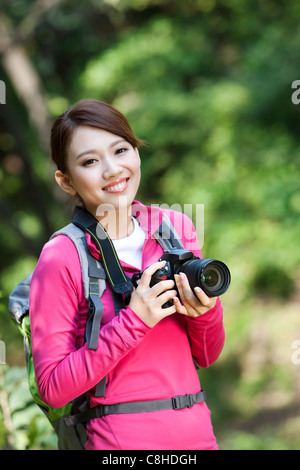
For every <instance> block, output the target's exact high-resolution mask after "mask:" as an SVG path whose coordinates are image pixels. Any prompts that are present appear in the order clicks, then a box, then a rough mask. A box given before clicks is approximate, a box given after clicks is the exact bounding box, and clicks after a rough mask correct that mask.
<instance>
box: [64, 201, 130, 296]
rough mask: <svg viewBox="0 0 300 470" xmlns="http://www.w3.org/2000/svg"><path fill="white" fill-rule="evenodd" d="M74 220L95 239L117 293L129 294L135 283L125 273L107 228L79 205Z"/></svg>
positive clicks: (110, 281) (108, 276)
mask: <svg viewBox="0 0 300 470" xmlns="http://www.w3.org/2000/svg"><path fill="white" fill-rule="evenodd" d="M72 222H73V224H75V225H77V226H78V227H80V228H81V229H82V230H84V231H85V232H87V233H89V234H90V235H91V237H92V238H93V240H94V241H95V243H96V245H97V247H98V248H99V250H100V253H101V261H102V264H103V267H104V269H105V272H106V275H107V279H108V281H109V283H110V285H111V288H112V290H113V291H114V292H115V293H117V294H121V295H125V296H128V295H129V294H130V293H131V291H132V289H133V284H132V282H131V280H130V279H128V277H127V276H126V274H125V273H124V271H123V268H122V266H121V263H120V260H119V257H118V255H117V253H116V250H115V247H114V244H113V242H112V240H111V239H110V237H109V235H108V233H107V231H106V230H105V228H104V227H103V226H102V225H101V224H100V222H99V221H98V220H97V219H96V218H95V217H93V216H92V215H91V214H90V213H89V212H88V211H86V210H85V209H83V208H82V207H79V206H77V207H76V208H75V211H74V214H73V219H72Z"/></svg>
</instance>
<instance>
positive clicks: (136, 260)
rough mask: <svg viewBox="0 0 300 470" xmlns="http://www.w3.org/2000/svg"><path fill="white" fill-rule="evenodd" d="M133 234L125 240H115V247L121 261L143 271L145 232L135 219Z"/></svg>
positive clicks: (133, 218)
mask: <svg viewBox="0 0 300 470" xmlns="http://www.w3.org/2000/svg"><path fill="white" fill-rule="evenodd" d="M132 220H133V223H134V229H133V232H132V233H131V234H130V235H129V236H128V237H125V238H119V239H118V240H113V244H114V247H115V249H116V252H117V254H118V256H119V258H120V260H121V261H124V262H125V263H127V264H130V265H131V266H134V267H136V268H138V269H142V249H143V245H144V242H145V232H144V230H143V229H142V228H141V227H140V225H139V223H138V221H137V220H136V218H135V217H132Z"/></svg>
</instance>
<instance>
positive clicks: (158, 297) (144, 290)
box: [129, 261, 177, 327]
mask: <svg viewBox="0 0 300 470" xmlns="http://www.w3.org/2000/svg"><path fill="white" fill-rule="evenodd" d="M164 265H165V261H160V262H157V263H154V264H152V265H151V266H149V267H148V268H147V269H145V271H144V272H143V274H142V276H141V279H140V280H139V281H138V286H137V287H136V288H135V289H134V290H133V291H132V293H131V299H130V302H129V306H130V308H132V310H133V311H134V312H135V313H136V315H138V316H139V317H140V318H141V319H142V320H143V321H144V322H145V323H146V324H147V325H148V326H150V327H153V326H155V325H156V324H157V323H158V322H159V321H160V320H162V319H163V318H165V317H167V316H169V315H172V314H173V313H175V312H176V308H175V306H174V305H172V306H171V307H167V308H162V306H163V305H164V303H166V302H168V301H169V300H171V299H173V298H174V297H175V296H176V295H177V291H176V290H174V289H173V290H172V288H173V287H174V286H175V282H174V281H172V280H166V281H160V282H158V283H157V284H155V285H154V286H153V287H150V281H151V277H152V275H153V274H154V273H155V272H156V271H157V270H158V269H161V268H162V267H163V266H164ZM170 289H171V290H170Z"/></svg>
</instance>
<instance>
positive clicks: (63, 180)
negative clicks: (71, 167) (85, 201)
mask: <svg viewBox="0 0 300 470" xmlns="http://www.w3.org/2000/svg"><path fill="white" fill-rule="evenodd" d="M55 179H56V182H57V184H58V185H59V186H60V187H61V189H62V190H63V191H65V192H66V193H68V194H70V195H71V196H75V195H76V194H77V191H76V189H75V188H74V187H73V185H72V181H71V178H70V176H69V175H67V174H66V173H63V172H62V171H60V170H57V171H56V172H55Z"/></svg>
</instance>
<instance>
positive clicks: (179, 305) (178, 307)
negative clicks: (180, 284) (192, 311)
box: [173, 297, 188, 315]
mask: <svg viewBox="0 0 300 470" xmlns="http://www.w3.org/2000/svg"><path fill="white" fill-rule="evenodd" d="M173 301H174V305H175V308H176V312H177V313H181V314H182V315H188V311H187V309H186V308H185V306H184V305H183V304H182V303H181V302H180V300H179V299H178V297H174V298H173Z"/></svg>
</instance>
